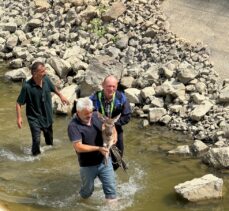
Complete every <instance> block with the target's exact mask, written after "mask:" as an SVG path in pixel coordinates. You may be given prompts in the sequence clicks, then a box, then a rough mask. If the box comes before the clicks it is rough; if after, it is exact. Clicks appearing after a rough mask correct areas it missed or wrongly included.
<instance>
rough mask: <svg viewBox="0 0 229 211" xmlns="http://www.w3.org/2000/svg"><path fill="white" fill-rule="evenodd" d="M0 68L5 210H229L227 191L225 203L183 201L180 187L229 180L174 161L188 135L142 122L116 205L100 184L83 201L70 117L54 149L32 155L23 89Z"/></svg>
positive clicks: (59, 128) (120, 177)
mask: <svg viewBox="0 0 229 211" xmlns="http://www.w3.org/2000/svg"><path fill="white" fill-rule="evenodd" d="M5 71H6V69H5V68H4V67H1V68H0V96H1V101H0V117H1V118H0V172H1V173H0V204H3V205H4V206H6V207H7V208H8V210H12V211H26V210H28V211H38V210H39V211H54V210H58V211H73V210H77V211H81V210H82V211H90V210H126V211H130V210H131V211H140V210H142V211H143V210H144V211H152V210H155V211H157V210H160V211H167V210H169V211H180V210H184V209H185V210H188V211H191V210H195V211H203V210H206V211H207V210H208V211H209V210H212V211H213V210H217V211H223V210H229V204H228V200H229V197H228V195H227V191H226V188H225V197H224V198H223V199H221V200H213V201H208V202H206V203H201V204H194V203H187V202H184V201H182V200H180V199H179V198H178V197H177V196H176V194H175V192H174V186H175V185H177V184H179V183H182V182H184V181H187V180H191V179H193V178H195V177H201V176H203V175H205V174H207V173H213V174H215V175H216V176H219V177H221V178H223V179H224V186H225V187H229V184H228V174H226V173H224V174H222V173H217V172H215V171H214V170H213V169H210V168H208V167H206V166H205V165H204V164H201V162H200V161H199V160H197V159H190V158H188V157H178V158H177V157H169V156H168V155H167V154H166V152H167V150H170V149H173V148H174V147H175V146H177V145H178V144H181V143H182V144H184V143H187V142H188V138H187V137H186V136H184V135H181V134H177V133H175V132H172V131H168V130H167V129H166V128H164V127H159V126H151V127H148V128H147V129H142V128H141V127H140V126H139V125H140V121H141V120H140V119H132V121H131V122H130V123H129V124H128V125H127V126H125V147H126V149H125V157H124V158H125V160H126V162H127V164H128V167H129V169H128V170H127V173H125V172H123V171H122V170H121V169H119V170H118V171H117V177H116V178H117V192H118V197H119V200H118V202H117V203H116V204H112V205H107V204H106V203H105V201H104V195H103V192H102V188H101V184H100V182H99V181H97V180H96V185H95V192H94V194H93V196H92V197H91V198H90V199H89V200H85V201H84V200H81V199H80V197H79V196H78V190H79V187H80V177H79V167H78V162H77V159H76V155H75V152H74V151H73V148H72V145H71V143H70V142H69V140H68V137H67V133H66V128H67V124H68V122H69V120H70V117H68V116H61V117H60V116H56V117H55V119H54V121H55V123H54V146H53V147H51V148H50V147H47V146H45V144H44V140H43V139H42V142H41V146H42V151H43V152H42V154H41V155H40V156H37V157H32V156H31V155H30V147H31V137H30V132H29V128H28V124H27V121H26V118H25V115H24V122H23V128H22V129H21V130H19V129H18V128H17V126H16V118H15V101H16V98H17V95H18V92H19V90H20V87H21V84H20V83H14V84H13V83H6V82H4V80H3V75H4V72H5Z"/></svg>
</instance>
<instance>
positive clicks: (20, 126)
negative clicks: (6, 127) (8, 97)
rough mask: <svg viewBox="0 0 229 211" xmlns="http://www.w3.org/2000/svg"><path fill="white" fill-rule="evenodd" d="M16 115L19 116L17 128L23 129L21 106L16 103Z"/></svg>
mask: <svg viewBox="0 0 229 211" xmlns="http://www.w3.org/2000/svg"><path fill="white" fill-rule="evenodd" d="M16 114H17V126H18V128H22V117H21V105H20V104H19V103H16Z"/></svg>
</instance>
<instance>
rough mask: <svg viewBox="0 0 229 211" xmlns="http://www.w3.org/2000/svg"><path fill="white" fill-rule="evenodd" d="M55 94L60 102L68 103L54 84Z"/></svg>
mask: <svg viewBox="0 0 229 211" xmlns="http://www.w3.org/2000/svg"><path fill="white" fill-rule="evenodd" d="M55 94H56V95H57V96H58V97H59V98H60V100H61V102H62V103H63V104H67V105H69V101H68V99H67V98H66V97H64V96H63V95H62V94H61V93H60V91H59V90H58V89H57V88H56V86H55Z"/></svg>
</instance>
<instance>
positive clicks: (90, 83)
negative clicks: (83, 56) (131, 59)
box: [80, 56, 123, 97]
mask: <svg viewBox="0 0 229 211" xmlns="http://www.w3.org/2000/svg"><path fill="white" fill-rule="evenodd" d="M122 71H123V66H122V64H121V63H119V62H118V61H117V60H115V59H114V58H112V57H110V56H98V57H96V58H93V59H92V60H91V61H90V64H89V66H88V68H87V70H86V72H85V78H84V81H83V82H82V83H81V84H80V96H81V97H85V96H88V95H91V94H92V92H94V91H97V90H99V89H101V84H102V82H103V80H104V78H105V77H106V76H108V75H114V76H116V77H117V79H120V78H121V75H122Z"/></svg>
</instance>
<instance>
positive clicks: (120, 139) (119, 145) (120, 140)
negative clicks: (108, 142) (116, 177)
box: [111, 132, 124, 170]
mask: <svg viewBox="0 0 229 211" xmlns="http://www.w3.org/2000/svg"><path fill="white" fill-rule="evenodd" d="M116 147H117V148H118V149H119V152H120V154H121V157H122V156H123V151H124V144H123V132H119V133H118V141H117V143H116ZM111 158H112V165H113V169H114V170H117V169H118V168H119V164H118V163H117V161H116V159H115V157H114V155H113V154H112V153H111Z"/></svg>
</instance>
